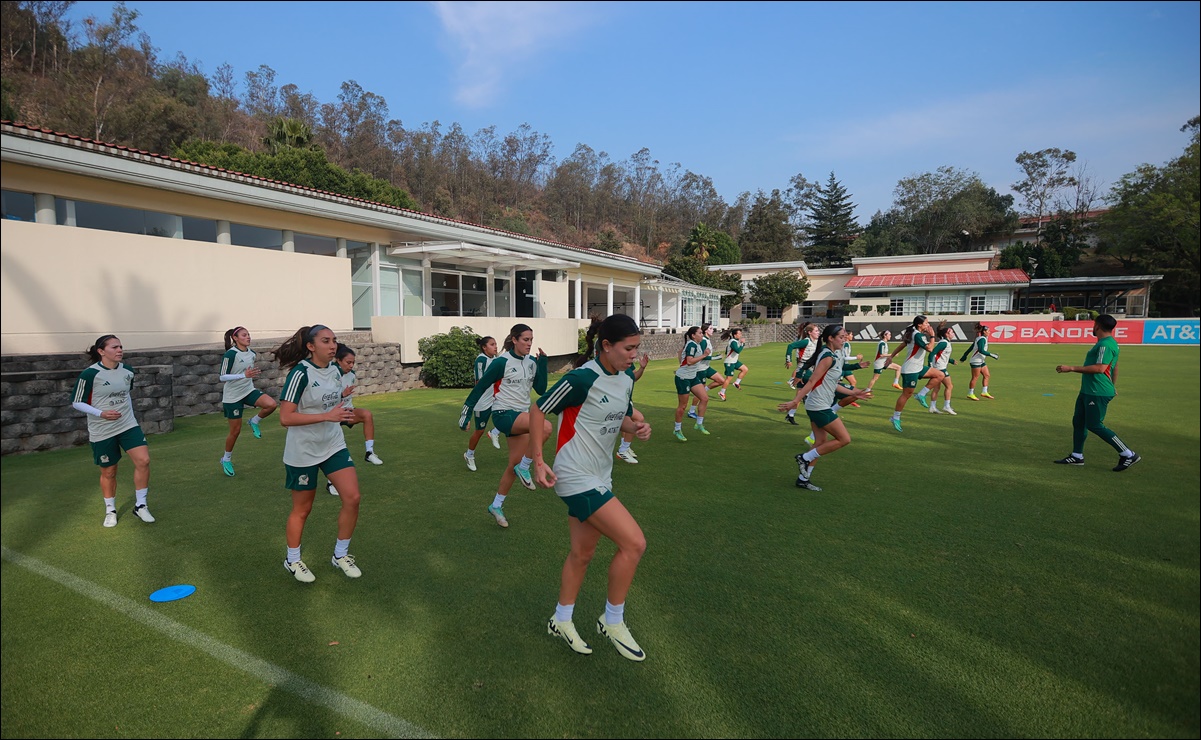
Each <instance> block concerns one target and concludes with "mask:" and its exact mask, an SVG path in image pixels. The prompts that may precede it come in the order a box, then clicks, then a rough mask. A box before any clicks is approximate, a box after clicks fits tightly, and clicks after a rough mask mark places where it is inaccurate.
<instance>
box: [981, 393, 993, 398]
mask: <svg viewBox="0 0 1201 740" xmlns="http://www.w3.org/2000/svg"><path fill="white" fill-rule="evenodd" d="M980 397H981V398H992V394H991V393H981V394H980Z"/></svg>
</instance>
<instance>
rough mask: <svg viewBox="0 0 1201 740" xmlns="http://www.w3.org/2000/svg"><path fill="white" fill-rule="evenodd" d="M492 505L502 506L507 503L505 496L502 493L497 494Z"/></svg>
mask: <svg viewBox="0 0 1201 740" xmlns="http://www.w3.org/2000/svg"><path fill="white" fill-rule="evenodd" d="M492 505H493V506H495V507H496V508H498V509H499V508H500V507H502V506H504V505H505V497H504V496H503V495H502V494H499V493H498V494H496V498H494V499H492Z"/></svg>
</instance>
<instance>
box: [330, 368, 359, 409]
mask: <svg viewBox="0 0 1201 740" xmlns="http://www.w3.org/2000/svg"><path fill="white" fill-rule="evenodd" d="M330 364H331V365H333V366H334V367H336V368H338V374H339V375H341V376H342V387H343V388H349V387H350V386H352V385H358V384H359V376H358V375H356V374H355V371H354V370H351V371H350V372H344V371H343V370H342V366H341V365H339V364H338V363H337V362H331V363H330ZM342 408H344V409H353V408H354V394H353V393H352V394H350V395H349V396H346V397H345V398H343V399H342Z"/></svg>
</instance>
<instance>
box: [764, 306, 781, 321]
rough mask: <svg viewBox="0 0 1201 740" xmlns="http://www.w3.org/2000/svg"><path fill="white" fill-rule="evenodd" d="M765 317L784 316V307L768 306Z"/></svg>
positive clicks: (777, 317)
mask: <svg viewBox="0 0 1201 740" xmlns="http://www.w3.org/2000/svg"><path fill="white" fill-rule="evenodd" d="M767 318H769V319H782V318H784V309H782V308H772V307H771V306H768V307H767Z"/></svg>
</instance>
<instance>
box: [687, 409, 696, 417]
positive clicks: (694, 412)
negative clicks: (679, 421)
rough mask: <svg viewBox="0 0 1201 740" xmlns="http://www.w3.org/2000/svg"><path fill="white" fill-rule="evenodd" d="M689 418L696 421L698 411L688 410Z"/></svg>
mask: <svg viewBox="0 0 1201 740" xmlns="http://www.w3.org/2000/svg"><path fill="white" fill-rule="evenodd" d="M688 418H689V419H695V418H696V409H688Z"/></svg>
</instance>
